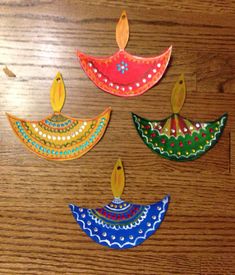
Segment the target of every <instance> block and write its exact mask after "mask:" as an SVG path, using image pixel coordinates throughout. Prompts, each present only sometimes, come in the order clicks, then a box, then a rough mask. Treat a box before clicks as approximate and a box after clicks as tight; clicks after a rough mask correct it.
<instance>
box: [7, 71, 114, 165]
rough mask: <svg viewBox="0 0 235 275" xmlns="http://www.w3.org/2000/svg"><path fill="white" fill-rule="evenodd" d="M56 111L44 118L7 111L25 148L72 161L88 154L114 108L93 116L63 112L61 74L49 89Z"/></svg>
mask: <svg viewBox="0 0 235 275" xmlns="http://www.w3.org/2000/svg"><path fill="white" fill-rule="evenodd" d="M50 99H51V105H52V108H53V111H54V113H53V114H52V115H49V116H48V117H46V118H44V119H43V120H41V121H28V120H23V119H19V118H17V117H15V116H12V115H10V114H7V116H8V119H9V121H10V124H11V126H12V129H13V131H14V132H15V134H16V135H17V137H18V138H19V139H20V141H21V142H23V144H24V145H26V147H27V148H28V149H29V150H30V151H32V152H33V153H35V154H37V155H38V156H40V157H43V158H45V159H48V160H57V161H62V160H71V159H75V158H79V157H81V156H82V155H84V154H85V153H87V152H88V151H89V150H90V149H91V148H92V147H93V146H95V145H96V144H97V143H98V141H99V140H100V139H101V138H102V136H103V134H104V132H105V129H106V127H107V125H108V122H109V118H110V112H111V108H107V109H106V110H105V111H104V112H103V113H102V114H100V115H98V116H97V117H95V118H93V119H75V118H72V117H69V116H67V115H64V114H62V113H61V109H62V107H63V105H64V101H65V87H64V82H63V79H62V76H61V74H60V73H58V74H57V75H56V77H55V79H54V81H53V84H52V87H51V92H50Z"/></svg>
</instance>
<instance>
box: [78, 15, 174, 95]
mask: <svg viewBox="0 0 235 275" xmlns="http://www.w3.org/2000/svg"><path fill="white" fill-rule="evenodd" d="M128 39H129V25H128V20H127V15H126V12H125V11H124V12H123V13H122V15H121V17H120V20H119V22H118V24H117V27H116V41H117V44H118V46H119V51H117V52H116V53H115V54H114V55H112V56H110V57H103V58H98V57H93V56H88V55H86V54H84V53H81V52H79V51H78V52H77V56H78V58H79V60H80V63H81V66H82V68H83V70H84V71H85V73H86V74H87V75H88V76H89V78H90V79H91V80H92V81H93V82H94V83H95V84H96V85H97V86H98V87H99V88H100V89H102V90H104V91H105V92H108V93H110V94H113V95H116V96H123V97H128V96H137V95H141V94H143V93H144V92H146V91H147V90H148V89H150V88H151V87H152V86H153V85H155V84H156V83H157V82H158V81H159V80H160V79H161V77H162V76H163V74H164V72H165V70H166V67H167V65H168V62H169V60H170V56H171V50H172V47H169V48H168V49H167V50H166V51H165V52H164V53H163V54H162V55H160V56H156V57H151V58H142V57H139V56H134V55H131V54H129V53H127V52H126V51H125V47H126V45H127V42H128Z"/></svg>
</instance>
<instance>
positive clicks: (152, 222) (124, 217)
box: [70, 196, 170, 249]
mask: <svg viewBox="0 0 235 275" xmlns="http://www.w3.org/2000/svg"><path fill="white" fill-rule="evenodd" d="M169 200H170V197H169V196H166V197H165V198H164V199H163V200H161V201H159V202H157V203H154V204H150V205H138V204H131V203H128V202H125V201H122V200H121V199H114V200H113V201H112V202H111V203H110V204H108V205H106V206H105V207H103V208H98V209H86V208H81V207H78V206H76V205H73V204H70V209H71V211H72V213H73V216H74V218H75V220H76V221H77V223H78V224H79V225H80V227H81V229H82V230H83V231H84V232H85V233H86V234H87V235H88V236H89V237H90V238H91V239H92V240H94V241H95V242H97V243H99V244H101V245H104V246H108V247H111V248H114V249H126V248H131V247H134V246H137V245H139V244H141V243H142V242H143V241H145V240H146V239H148V238H149V237H150V236H151V235H152V234H153V233H154V232H155V231H156V230H157V229H158V228H159V226H160V224H161V223H162V221H163V219H164V216H165V214H166V211H167V209H168V204H169Z"/></svg>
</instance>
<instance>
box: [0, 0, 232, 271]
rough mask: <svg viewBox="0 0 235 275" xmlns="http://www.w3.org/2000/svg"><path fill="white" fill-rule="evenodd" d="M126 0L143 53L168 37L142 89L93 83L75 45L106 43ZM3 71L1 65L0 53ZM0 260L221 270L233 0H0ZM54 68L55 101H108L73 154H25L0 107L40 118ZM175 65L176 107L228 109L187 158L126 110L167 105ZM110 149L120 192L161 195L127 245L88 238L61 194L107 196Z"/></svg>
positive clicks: (59, 266)
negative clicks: (121, 171) (212, 141)
mask: <svg viewBox="0 0 235 275" xmlns="http://www.w3.org/2000/svg"><path fill="white" fill-rule="evenodd" d="M123 9H126V10H127V13H128V18H129V23H130V31H131V37H130V40H129V44H128V47H127V50H128V51H129V52H131V53H132V54H135V55H140V56H153V55H158V54H160V53H162V52H163V51H164V50H165V49H166V48H167V47H168V46H169V45H173V56H172V58H171V62H170V66H169V69H168V70H167V72H166V74H165V75H164V77H163V79H162V80H161V81H160V83H159V84H158V85H156V86H155V87H153V88H152V89H151V90H149V91H148V92H147V93H145V94H144V95H143V96H139V97H135V98H127V99H125V98H119V97H115V96H112V95H109V94H107V93H104V92H102V91H101V90H99V89H98V88H97V87H95V85H94V84H93V83H92V82H91V81H90V80H89V79H88V78H87V76H86V75H85V73H84V72H83V71H82V69H81V67H80V65H79V63H78V61H77V58H76V55H75V51H76V49H80V50H81V51H84V52H86V53H88V54H91V55H97V56H102V55H111V54H113V53H114V52H115V51H116V50H117V45H116V41H115V27H116V22H117V20H118V18H119V16H120V14H121V11H122V10H123ZM5 64H6V65H8V67H9V68H10V69H11V70H12V71H13V72H14V73H15V74H16V78H9V77H7V76H6V75H5V74H4V73H3V71H2V68H3V67H4V65H5ZM0 66H1V70H0V181H1V184H0V251H1V253H0V274H102V275H103V274H105V275H106V274H131V275H133V274H134V275H135V274H148V275H149V274H160V275H161V274H186V275H194V274H213V275H215V274H219V275H220V274H228V275H231V274H235V260H234V255H235V222H234V218H235V203H234V201H235V192H234V179H235V132H234V130H235V126H234V125H235V114H234V108H235V3H234V1H212V0H211V1H209V0H206V1H196V0H191V1H188V0H181V1H166V0H159V1H153V0H143V1H136V0H135V1H134V0H131V1H119V0H115V1H114V0H111V1H108V0H97V1H91V0H86V1H84V0H80V1H69V0H66V1H54V0H35V1H33V0H21V1H20V0H11V1H7V0H2V1H0ZM57 71H60V72H61V73H62V74H63V77H64V81H65V85H66V88H67V100H66V103H65V106H64V109H63V111H64V113H66V114H68V115H71V116H74V117H80V118H86V117H93V116H95V115H97V114H99V113H101V112H102V111H103V110H104V109H105V108H106V107H108V106H112V108H113V112H112V117H111V121H110V124H109V127H108V129H107V131H106V133H105V135H104V137H103V139H102V140H101V142H100V143H99V144H97V145H96V146H95V147H94V148H93V149H92V150H91V151H90V152H89V153H87V154H86V155H85V156H83V157H82V158H81V159H78V160H73V161H68V162H63V163H57V162H49V161H47V160H44V159H40V158H38V157H37V156H36V155H34V154H32V153H31V152H29V151H28V150H26V149H25V147H24V146H23V145H22V144H21V143H20V142H19V140H18V139H17V138H16V137H15V135H14V134H13V132H12V130H11V128H10V126H9V124H8V121H7V119H6V116H5V112H11V113H13V114H14V115H16V116H18V117H21V118H28V119H42V118H43V117H45V116H46V115H48V114H49V113H51V106H50V101H49V90H50V86H51V83H52V80H53V78H54V76H55V74H56V73H57ZM182 72H184V73H185V78H186V83H187V99H186V102H185V105H184V108H183V110H182V113H181V114H182V115H183V116H185V117H188V118H191V119H194V120H197V119H198V120H202V121H203V120H214V119H216V118H217V117H219V116H220V115H221V114H222V113H224V112H228V114H229V120H228V124H227V126H226V128H225V131H224V134H223V136H222V138H221V139H220V141H219V143H218V144H217V145H216V146H215V147H214V148H213V149H212V150H211V151H210V152H208V153H207V154H205V155H204V156H203V157H201V158H200V159H198V160H196V161H192V162H185V163H178V162H173V161H169V160H166V159H162V158H161V157H159V156H158V155H156V154H153V153H152V152H151V151H150V150H149V149H148V148H147V147H146V146H145V145H144V144H143V142H142V141H141V140H140V138H139V137H138V135H137V133H136V130H135V128H134V127H133V123H132V120H131V116H130V112H131V111H133V112H136V113H138V114H139V115H141V116H143V117H147V118H150V119H157V118H159V119H160V118H164V117H166V116H167V115H169V114H170V112H171V108H170V95H171V90H172V87H173V85H174V82H175V81H176V80H177V77H178V76H179V74H180V73H182ZM118 157H121V158H122V160H123V163H124V166H125V171H126V188H125V192H124V195H123V199H125V200H128V201H132V202H135V203H143V204H148V203H152V202H154V201H157V200H160V199H161V198H163V196H164V195H166V194H170V195H171V203H170V206H169V210H168V213H167V215H166V218H165V220H164V222H163V223H162V225H161V227H160V229H159V230H158V231H157V233H156V234H154V235H153V236H152V237H151V238H150V239H148V240H147V241H145V242H144V243H143V244H142V245H141V246H138V247H135V248H132V249H129V250H124V251H116V250H112V249H108V248H106V247H103V246H100V245H98V244H96V243H95V242H93V241H91V240H90V238H89V237H87V236H86V235H85V234H84V232H83V231H82V230H81V229H80V228H79V226H78V225H77V224H76V222H75V221H74V219H73V217H72V215H71V213H70V210H69V208H68V204H69V203H75V204H78V205H80V206H83V207H92V208H94V207H99V206H102V205H104V204H105V203H108V202H109V201H110V200H111V199H112V193H111V188H110V175H111V172H112V169H113V166H114V164H115V161H116V159H117V158H118Z"/></svg>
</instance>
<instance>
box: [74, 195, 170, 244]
mask: <svg viewBox="0 0 235 275" xmlns="http://www.w3.org/2000/svg"><path fill="white" fill-rule="evenodd" d="M162 202H163V209H162V211H160V212H159V214H158V220H157V221H155V222H154V224H153V227H151V228H149V229H148V230H147V231H146V232H145V234H144V236H139V237H138V238H136V239H135V241H134V242H125V243H124V244H122V245H121V244H120V243H118V242H113V243H111V242H110V241H109V240H101V239H100V236H99V235H97V234H93V233H92V231H91V229H90V228H88V227H86V225H85V223H84V221H83V220H80V219H79V214H78V213H77V212H76V211H74V207H75V206H74V205H73V204H70V205H71V206H72V208H73V210H72V212H73V213H74V214H76V216H77V218H76V221H77V222H78V221H80V222H81V223H82V225H83V226H82V230H88V231H89V232H90V237H97V238H98V240H99V243H106V244H107V245H108V246H110V247H112V246H114V245H117V246H118V247H119V248H123V247H124V246H126V245H131V246H136V243H137V241H138V240H139V239H144V240H145V239H146V236H147V234H148V232H151V231H155V230H156V228H155V226H156V225H157V224H158V223H160V222H161V221H162V219H161V215H162V214H163V213H165V212H166V209H165V206H166V204H167V203H168V197H166V198H165V199H163V200H162Z"/></svg>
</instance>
